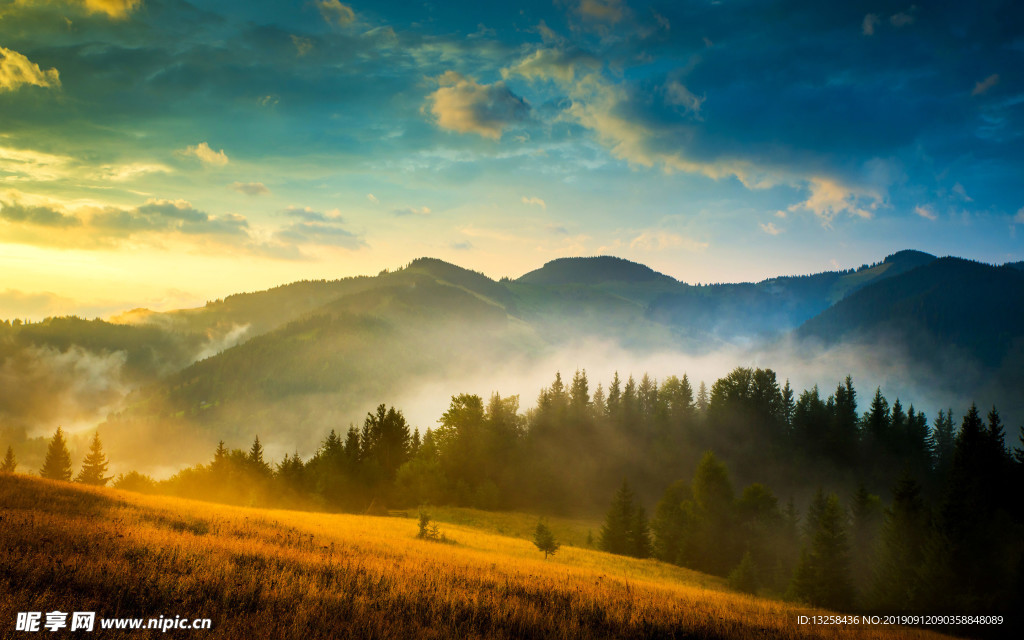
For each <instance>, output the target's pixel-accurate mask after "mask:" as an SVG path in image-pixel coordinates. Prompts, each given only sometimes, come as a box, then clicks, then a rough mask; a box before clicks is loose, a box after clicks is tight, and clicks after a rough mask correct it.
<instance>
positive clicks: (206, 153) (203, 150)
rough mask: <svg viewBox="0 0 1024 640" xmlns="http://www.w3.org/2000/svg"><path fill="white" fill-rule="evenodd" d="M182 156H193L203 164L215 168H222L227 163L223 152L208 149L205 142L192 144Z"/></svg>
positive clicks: (208, 146) (226, 157)
mask: <svg viewBox="0 0 1024 640" xmlns="http://www.w3.org/2000/svg"><path fill="white" fill-rule="evenodd" d="M181 153H182V154H184V155H187V156H195V157H197V158H199V161H200V162H202V163H203V164H208V165H213V166H216V167H223V166H224V165H226V164H227V163H228V156H227V154H226V153H224V150H223V149H221V150H220V151H214V150H213V149H211V148H210V145H209V144H207V143H205V142H200V143H199V144H194V145H190V146H188V147H186V148H185V149H184V150H183V151H181Z"/></svg>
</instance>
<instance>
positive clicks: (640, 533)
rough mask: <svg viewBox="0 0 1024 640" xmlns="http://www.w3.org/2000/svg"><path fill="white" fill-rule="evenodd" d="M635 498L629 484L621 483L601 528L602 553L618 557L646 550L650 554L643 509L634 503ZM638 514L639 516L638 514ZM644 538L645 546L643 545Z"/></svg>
mask: <svg viewBox="0 0 1024 640" xmlns="http://www.w3.org/2000/svg"><path fill="white" fill-rule="evenodd" d="M635 499H636V497H635V495H634V494H633V490H632V489H630V488H629V483H628V482H626V481H625V480H623V481H622V486H621V487H619V490H618V491H616V492H615V496H614V497H613V498H612V504H611V507H610V508H609V509H608V514H607V515H606V516H605V522H604V526H602V527H601V541H600V546H601V550H602V551H607V552H609V553H618V554H620V555H636V554H637V552H638V551H640V550H642V549H644V548H646V549H647V551H648V555H649V554H650V538H649V533H648V530H647V527H646V522H647V519H646V517H645V516H644V515H643V509H642V508H638V505H636V504H635V503H634V501H635ZM638 512H639V514H638ZM645 538H646V544H645Z"/></svg>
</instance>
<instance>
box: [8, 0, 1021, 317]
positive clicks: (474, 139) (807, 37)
mask: <svg viewBox="0 0 1024 640" xmlns="http://www.w3.org/2000/svg"><path fill="white" fill-rule="evenodd" d="M1022 80H1024V8H1022V7H1021V6H1020V5H1019V4H1015V3H1013V2H985V1H981V2H973V3H960V2H928V3H925V2H920V3H919V4H913V3H910V2H884V1H875V2H841V3H821V2H810V1H782V2H768V1H764V0H752V1H728V0H721V1H713V2H707V1H700V2H690V1H681V0H668V1H664V2H639V1H636V0H553V1H551V0H549V1H546V2H533V1H523V2H516V3H499V4H497V5H489V4H487V3H479V2H455V1H448V2H388V1H385V0H376V1H375V2H372V3H367V2H358V1H352V2H341V1H340V0H295V1H285V0H244V1H242V0H217V1H208V2H199V1H194V2H185V1H182V0H0V271H2V273H3V274H4V279H3V281H2V282H0V317H7V318H13V317H24V318H39V317H44V316H47V315H63V314H68V313H75V314H79V315H83V316H86V317H92V316H97V315H107V314H111V313H114V312H116V311H118V310H123V309H129V308H134V307H149V308H153V309H161V310H162V309H171V308H180V307H190V306H198V305H201V304H203V302H205V301H206V300H211V299H215V298H218V297H223V296H225V295H228V294H231V293H236V292H241V291H254V290H260V289H265V288H268V287H272V286H276V285H279V284H283V283H287V282H291V281H295V280H300V279H321V278H327V279H334V278H339V277H344V276H350V275H358V274H371V275H372V274H376V273H378V272H379V271H381V270H382V269H395V268H398V267H401V266H402V265H404V264H406V263H408V262H409V261H411V260H413V259H414V258H417V257H421V256H432V257H437V258H441V259H443V260H447V261H449V262H453V263H455V264H458V265H460V266H463V267H467V268H470V269H474V270H477V271H481V272H483V273H485V274H487V275H488V276H491V277H494V278H499V277H503V276H509V277H513V278H514V277H518V276H520V275H522V274H523V273H526V272H528V271H530V270H532V269H535V268H538V267H539V266H541V265H542V264H543V263H544V262H546V261H548V260H552V259H555V258H559V257H566V256H589V255H603V254H608V255H616V256H620V257H624V258H628V259H630V260H635V261H637V262H641V263H644V264H647V265H649V266H651V267H652V268H654V269H656V270H658V271H661V272H663V273H667V274H669V275H671V276H673V277H675V278H678V279H680V280H683V281H685V282H690V283H697V282H732V281H757V280H761V279H764V278H768V277H772V276H776V275H789V274H798V273H811V272H818V271H823V270H830V269H834V268H850V267H858V266H860V265H861V264H864V263H868V262H874V261H877V260H880V259H882V258H883V257H885V256H886V255H887V254H890V253H893V252H895V251H898V250H900V249H905V248H914V249H920V250H923V251H929V252H931V253H935V254H937V255H957V256H962V257H967V258H972V259H977V260H982V261H984V262H990V263H997V264H999V263H1003V262H1008V261H1017V260H1022V259H1024V192H1022V189H1021V186H1020V185H1021V175H1024V138H1022V134H1024V82H1022Z"/></svg>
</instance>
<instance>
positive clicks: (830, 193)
mask: <svg viewBox="0 0 1024 640" xmlns="http://www.w3.org/2000/svg"><path fill="white" fill-rule="evenodd" d="M807 188H808V189H809V190H810V192H811V194H810V196H809V197H808V198H807V200H804V201H803V202H799V203H797V204H794V205H792V206H790V207H789V210H790V211H798V210H800V209H804V210H806V211H810V212H812V213H814V215H816V216H818V217H819V218H821V219H822V221H823V222H824V223H825V224H828V223H830V222H832V220H833V219H834V218H835V217H836V216H837V215H839V214H840V213H848V214H851V215H855V216H858V217H860V218H865V219H869V218H871V217H873V215H874V214H873V213H872V211H873V210H874V209H876V208H878V206H879V205H881V204H882V202H883V198H882V196H881V195H880V194H879V193H877V192H875V191H874V190H872V189H869V188H860V187H851V186H847V185H844V184H842V183H840V182H839V181H838V180H836V179H833V178H824V177H812V178H810V179H809V180H808V186H807ZM865 201H869V202H867V203H866V204H865Z"/></svg>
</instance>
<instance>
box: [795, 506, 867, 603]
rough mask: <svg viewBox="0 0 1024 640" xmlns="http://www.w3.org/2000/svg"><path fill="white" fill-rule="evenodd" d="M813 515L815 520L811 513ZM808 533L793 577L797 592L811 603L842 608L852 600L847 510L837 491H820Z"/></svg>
mask: <svg viewBox="0 0 1024 640" xmlns="http://www.w3.org/2000/svg"><path fill="white" fill-rule="evenodd" d="M810 514H814V515H813V520H812V516H811V515H810ZM807 525H808V529H809V534H810V535H809V537H808V539H807V541H806V542H805V544H804V549H803V550H802V551H801V553H800V562H799V564H798V565H797V569H796V572H795V573H794V578H793V585H792V586H793V592H794V594H795V595H796V596H797V597H799V598H801V599H803V600H806V601H807V602H808V603H810V604H812V605H815V606H820V607H826V608H829V609H836V610H842V609H844V608H847V607H849V606H850V605H851V603H852V602H853V585H852V581H851V578H850V545H849V540H848V538H847V532H846V526H847V523H846V514H845V513H844V512H843V508H842V506H840V504H839V497H838V496H836V495H835V494H834V493H833V494H829V495H827V496H826V495H824V494H822V493H820V492H819V494H818V497H817V498H816V499H815V502H814V503H813V504H812V506H811V510H810V512H809V517H808V523H807Z"/></svg>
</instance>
